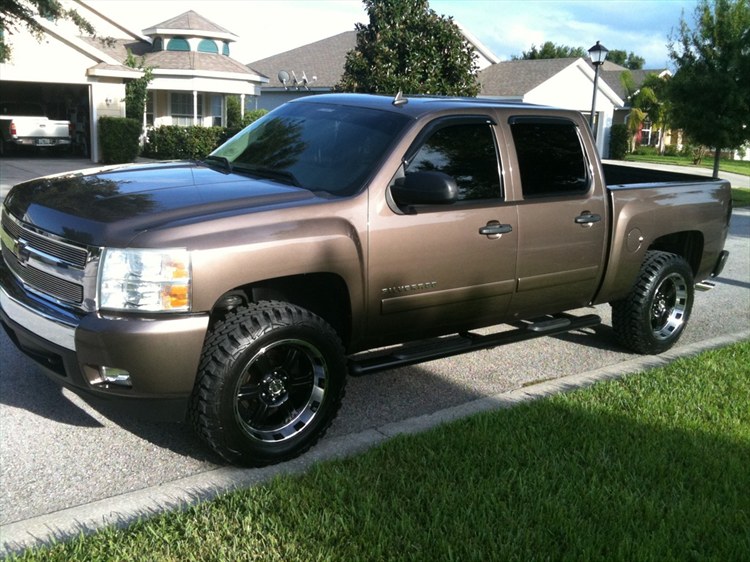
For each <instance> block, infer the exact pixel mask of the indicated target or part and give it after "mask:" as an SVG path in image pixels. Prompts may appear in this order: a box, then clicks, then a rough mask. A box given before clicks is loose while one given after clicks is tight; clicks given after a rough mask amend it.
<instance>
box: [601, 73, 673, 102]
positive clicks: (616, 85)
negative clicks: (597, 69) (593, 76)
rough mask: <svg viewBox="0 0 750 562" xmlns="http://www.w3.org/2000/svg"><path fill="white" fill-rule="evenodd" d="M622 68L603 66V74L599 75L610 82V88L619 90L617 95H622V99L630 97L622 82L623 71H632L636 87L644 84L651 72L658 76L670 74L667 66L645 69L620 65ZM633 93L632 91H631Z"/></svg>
mask: <svg viewBox="0 0 750 562" xmlns="http://www.w3.org/2000/svg"><path fill="white" fill-rule="evenodd" d="M620 68H621V70H607V69H606V67H605V68H603V70H602V72H601V74H599V76H600V77H601V78H602V79H603V80H604V81H605V82H607V84H609V86H610V88H612V89H613V90H614V91H615V92H617V95H618V96H620V97H621V98H622V99H624V100H627V99H628V92H627V90H626V89H625V86H623V84H622V73H623V72H630V75H631V76H632V77H633V85H634V86H635V87H636V89H637V88H638V87H640V85H641V84H643V81H644V80H645V79H646V77H647V76H648V75H649V74H656V75H657V76H660V77H661V76H664V75H665V74H669V70H667V69H666V68H655V69H644V70H628V69H627V68H624V67H620ZM631 93H632V92H631Z"/></svg>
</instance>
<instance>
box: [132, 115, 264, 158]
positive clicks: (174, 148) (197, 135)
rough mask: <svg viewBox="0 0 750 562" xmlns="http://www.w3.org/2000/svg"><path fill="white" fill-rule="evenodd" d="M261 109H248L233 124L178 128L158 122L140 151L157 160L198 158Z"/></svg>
mask: <svg viewBox="0 0 750 562" xmlns="http://www.w3.org/2000/svg"><path fill="white" fill-rule="evenodd" d="M266 113H268V111H267V110H265V109H255V110H253V111H248V112H247V113H245V115H244V116H243V118H242V122H241V123H239V124H236V125H235V126H234V127H180V126H178V125H162V126H160V127H156V128H154V129H151V130H150V131H149V132H148V143H147V144H146V146H145V147H144V150H143V153H144V155H145V156H148V157H149V158H156V159H157V160H202V159H203V158H205V157H206V156H208V155H209V154H210V153H211V152H213V151H214V150H215V149H216V148H218V147H219V146H220V145H222V144H224V143H225V142H226V141H227V140H229V139H230V138H231V137H233V136H234V135H236V134H237V133H239V132H240V131H241V130H242V129H244V128H245V127H247V126H248V125H249V124H250V123H252V122H253V121H255V120H257V119H260V118H261V117H263V116H264V115H265V114H266Z"/></svg>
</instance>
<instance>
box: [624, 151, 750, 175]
mask: <svg viewBox="0 0 750 562" xmlns="http://www.w3.org/2000/svg"><path fill="white" fill-rule="evenodd" d="M625 160H628V161H630V162H651V163H652V164H672V165H675V166H687V167H691V168H696V167H697V168H707V169H709V170H711V169H713V167H714V159H713V155H711V156H710V157H708V158H704V159H703V160H701V163H700V164H693V159H692V157H690V156H661V155H658V154H628V155H627V156H626V157H625ZM719 169H720V170H722V171H724V172H731V173H733V174H741V175H745V176H750V161H747V160H728V159H724V158H722V159H721V160H720V162H719Z"/></svg>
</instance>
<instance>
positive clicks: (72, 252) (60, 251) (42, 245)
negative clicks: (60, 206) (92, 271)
mask: <svg viewBox="0 0 750 562" xmlns="http://www.w3.org/2000/svg"><path fill="white" fill-rule="evenodd" d="M2 220H3V228H5V230H6V231H7V232H8V234H10V235H11V237H13V238H15V239H16V240H18V239H23V240H25V241H26V242H28V243H29V245H30V246H33V247H34V248H37V249H39V250H41V251H42V252H44V253H46V254H49V255H50V256H54V257H56V258H59V259H61V260H62V261H64V262H67V263H69V264H70V265H72V266H73V267H78V268H81V269H83V267H84V266H85V265H86V257H87V252H86V249H85V248H80V247H78V246H73V245H71V244H66V243H65V242H61V241H59V240H52V239H51V238H47V237H45V236H42V235H39V234H37V233H36V232H34V231H32V230H30V229H28V228H24V227H23V226H21V225H20V224H17V223H16V222H14V221H13V220H11V218H10V217H9V216H8V214H7V213H3V219H2Z"/></svg>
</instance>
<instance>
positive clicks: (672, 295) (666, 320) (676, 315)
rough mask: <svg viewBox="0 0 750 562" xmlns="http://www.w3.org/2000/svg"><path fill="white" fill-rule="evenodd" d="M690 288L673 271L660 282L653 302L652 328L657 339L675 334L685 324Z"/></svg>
mask: <svg viewBox="0 0 750 562" xmlns="http://www.w3.org/2000/svg"><path fill="white" fill-rule="evenodd" d="M689 295H690V293H689V288H688V284H687V281H686V280H685V278H684V277H683V276H682V275H680V274H679V273H671V274H670V275H667V276H666V277H664V279H662V280H661V281H660V282H659V285H658V286H657V287H656V290H655V291H654V300H653V302H652V303H651V318H650V321H651V328H652V331H653V335H654V337H655V338H656V339H657V340H660V341H664V340H667V339H669V338H671V337H673V336H674V334H675V333H677V332H678V331H679V330H680V329H681V328H682V327H683V326H684V325H685V321H686V318H687V310H688V306H689V302H688V299H689Z"/></svg>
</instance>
